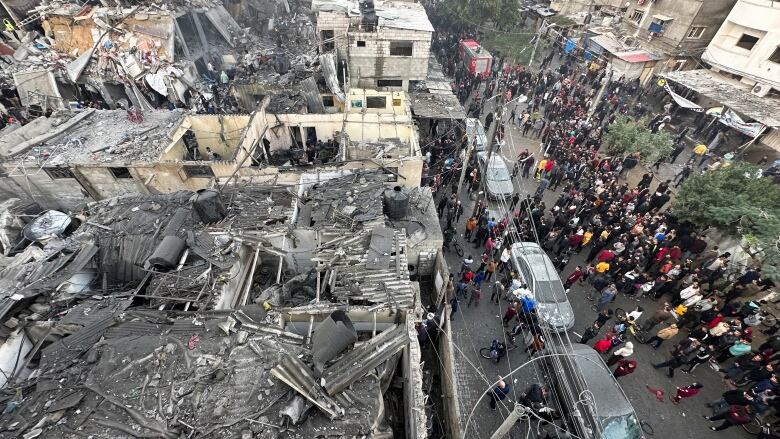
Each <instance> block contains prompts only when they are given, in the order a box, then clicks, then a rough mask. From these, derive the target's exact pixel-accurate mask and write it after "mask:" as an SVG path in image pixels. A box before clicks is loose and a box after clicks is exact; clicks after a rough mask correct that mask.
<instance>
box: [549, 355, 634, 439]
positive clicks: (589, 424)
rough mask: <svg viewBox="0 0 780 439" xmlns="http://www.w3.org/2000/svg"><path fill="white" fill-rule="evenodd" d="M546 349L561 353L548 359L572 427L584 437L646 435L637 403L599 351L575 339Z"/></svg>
mask: <svg viewBox="0 0 780 439" xmlns="http://www.w3.org/2000/svg"><path fill="white" fill-rule="evenodd" d="M544 353H545V354H558V355H556V356H555V357H545V359H544V361H546V362H547V366H548V368H549V369H550V376H549V377H548V378H549V379H550V385H551V387H552V391H553V392H555V395H556V398H555V400H556V401H558V402H559V404H561V405H563V407H560V411H561V413H564V416H565V419H566V422H567V424H568V425H569V431H571V432H572V433H574V434H576V435H577V436H578V437H582V438H593V439H642V438H644V434H643V431H642V424H641V423H640V421H639V418H638V417H637V415H636V412H635V411H634V407H633V406H632V405H631V402H630V401H629V399H628V397H627V396H626V394H625V393H624V392H623V389H622V388H621V387H620V385H619V384H618V382H617V380H616V379H615V377H614V376H613V375H612V372H611V371H610V370H609V368H608V367H607V365H606V364H605V363H604V360H603V359H602V358H601V355H599V353H598V352H596V351H595V350H593V348H591V347H590V346H588V345H584V344H580V343H574V344H572V345H571V347H568V346H560V345H557V346H551V347H549V348H548V349H547V350H545V352H544ZM561 354H562V355H561ZM571 395H580V396H579V397H578V398H572V397H571Z"/></svg>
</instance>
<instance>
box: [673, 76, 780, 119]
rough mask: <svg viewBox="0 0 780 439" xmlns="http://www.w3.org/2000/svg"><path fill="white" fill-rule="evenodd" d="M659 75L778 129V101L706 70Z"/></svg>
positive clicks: (779, 111)
mask: <svg viewBox="0 0 780 439" xmlns="http://www.w3.org/2000/svg"><path fill="white" fill-rule="evenodd" d="M661 76H663V77H664V78H666V79H668V80H670V81H672V82H675V83H677V84H680V85H682V86H685V87H687V88H689V89H691V90H693V91H695V92H697V93H700V94H702V95H704V96H707V97H708V98H710V99H713V100H716V101H718V102H720V103H721V104H723V105H725V106H727V107H729V108H731V109H732V110H734V111H736V112H737V113H740V114H743V115H745V116H747V117H749V118H751V119H754V120H756V121H758V122H761V123H762V124H764V125H767V126H770V127H773V128H776V127H780V99H778V98H774V97H771V96H765V97H760V96H756V95H754V94H752V93H750V90H749V88H748V86H747V85H744V84H741V83H739V82H736V81H733V80H730V79H728V78H725V77H724V76H722V75H720V74H718V73H716V72H713V71H710V70H706V69H699V70H684V71H679V72H668V73H664V74H662V75H661Z"/></svg>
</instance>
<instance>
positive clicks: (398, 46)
mask: <svg viewBox="0 0 780 439" xmlns="http://www.w3.org/2000/svg"><path fill="white" fill-rule="evenodd" d="M413 46H414V43H412V42H411V41H391V42H390V55H391V56H412V47H413Z"/></svg>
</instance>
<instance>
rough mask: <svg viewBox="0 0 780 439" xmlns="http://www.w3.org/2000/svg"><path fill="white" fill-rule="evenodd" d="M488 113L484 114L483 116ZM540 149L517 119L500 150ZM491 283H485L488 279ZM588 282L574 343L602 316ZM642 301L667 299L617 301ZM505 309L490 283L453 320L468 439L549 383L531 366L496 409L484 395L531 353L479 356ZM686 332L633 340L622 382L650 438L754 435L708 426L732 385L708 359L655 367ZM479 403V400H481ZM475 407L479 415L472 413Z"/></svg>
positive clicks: (520, 427)
mask: <svg viewBox="0 0 780 439" xmlns="http://www.w3.org/2000/svg"><path fill="white" fill-rule="evenodd" d="M486 113H487V112H484V114H486ZM539 147H540V145H539V141H538V140H536V139H531V138H529V137H523V136H522V135H521V131H520V129H518V128H517V127H515V126H514V125H511V124H510V125H508V126H507V145H506V146H505V147H504V148H503V149H502V150H501V151H500V154H501V156H502V157H503V158H504V159H505V160H506V161H507V166H508V167H509V168H510V169H511V167H512V165H513V163H514V160H513V158H514V157H516V156H517V154H518V153H519V152H520V151H522V150H523V149H525V148H528V150H529V151H531V152H533V153H534V154H535V156H536V157H540V154H541V153H540V152H539ZM686 154H688V152H687V151H686V152H684V153H683V157H684V156H685V155H686ZM680 162H682V160H678V163H677V164H674V165H670V164H668V163H666V164H663V165H662V166H661V169H660V170H659V171H657V172H656V179H655V180H654V182H653V184H652V185H651V188H654V187H655V186H656V185H657V184H658V183H659V182H660V181H664V180H666V179H668V178H673V177H674V175H675V174H676V173H677V172H678V171H679V169H680V167H681V164H680ZM643 172H645V171H644V169H643V168H637V169H634V170H633V171H632V173H630V174H629V175H628V179H629V181H630V182H631V183H634V184H636V182H637V181H638V180H639V178H640V177H641V175H642V173H643ZM514 185H515V189H516V190H517V191H519V193H520V194H521V198H522V197H524V196H525V194H533V193H534V191H535V190H536V187H537V183H536V181H534V180H533V179H523V178H521V177H520V176H519V175H518V177H517V178H516V179H515V181H514ZM559 193H560V192H554V191H551V190H547V191H546V192H545V196H544V202H545V204H546V205H547V206H551V205H553V204H554V203H555V200H556V199H557V197H558V195H559ZM461 197H462V200H463V201H464V204H465V206H464V211H465V212H466V213H464V216H463V217H462V218H461V221H460V223H459V224H458V225H457V227H456V228H457V231H458V235H457V239H458V242H459V243H460V244H461V247H462V248H463V250H464V256H468V255H472V256H473V258H474V259H475V261H478V260H479V256H480V255H481V254H482V252H483V251H484V249H483V248H475V247H474V244H472V243H469V242H465V240H464V238H463V224H464V223H465V220H466V218H467V217H468V212H470V211H471V210H473V203H474V201H473V200H472V199H470V198H469V197H468V195H467V194H466V190H465V188H464V189H463V193H462V194H461ZM491 208H492V209H499V207H498V205H497V203H496V202H495V201H491ZM586 255H587V251H583V252H581V253H580V254H579V255H575V256H574V257H573V258H572V261H571V262H570V263H569V264H568V266H567V267H566V270H564V272H563V273H561V278H563V279H565V277H566V276H567V275H568V274H569V273H570V272H571V271H573V270H574V268H575V267H576V266H577V265H583V266H584V265H585V264H584V259H585V256H586ZM447 262H448V264H449V266H450V269H451V271H453V272H457V271H458V270H459V268H460V265H461V258H459V257H458V256H457V254H455V253H454V252H449V253H448V254H447ZM486 284H487V283H483V285H486ZM589 287H590V286H589V285H586V284H583V285H575V286H574V287H573V288H572V289H571V291H570V293H569V301H570V303H571V305H572V307H573V309H574V313H575V317H576V323H575V326H574V329H573V330H572V331H570V332H569V336H570V337H571V340H572V341H573V342H578V341H579V339H580V335H581V333H582V331H583V330H584V329H585V328H586V327H588V326H590V324H591V323H592V322H593V321H594V320H595V317H596V316H595V312H594V311H592V310H591V305H592V302H590V301H588V300H587V299H586V298H585V292H586V288H589ZM637 304H639V305H641V306H642V307H643V308H644V309H645V312H646V313H648V314H649V313H652V312H653V311H655V310H656V309H657V308H658V307H659V305H660V303H659V302H655V301H652V300H649V299H642V300H641V301H639V302H638V301H637V300H635V299H629V298H626V297H625V296H623V295H619V296H618V298H617V299H616V301H615V302H614V305H613V307H620V308H623V309H626V310H630V309H633V308H634V307H635V306H636V305H637ZM506 307H507V302H506V301H504V300H502V301H501V304H500V305H496V304H495V303H490V289H489V288H487V287H483V296H482V301H481V303H480V304H479V305H478V306H472V307H468V306H467V301H461V303H460V309H459V311H458V312H457V313H456V314H455V316H454V318H453V324H452V328H453V342H454V344H455V346H456V348H455V349H456V377H455V379H456V384H457V387H458V389H459V392H460V393H459V397H460V410H461V414H462V417H461V427H462V428H466V423H467V422H468V423H469V424H468V430H467V431H466V437H468V438H488V437H490V435H491V434H492V432H493V431H495V429H496V428H497V427H498V426H499V425H500V424H501V422H502V421H503V420H504V419H505V417H506V416H507V414H508V412H509V410H511V408H512V403H513V402H514V400H515V399H516V397H517V395H518V394H519V392H522V391H523V390H524V389H525V388H526V387H527V386H528V385H530V384H532V383H537V382H541V381H542V377H541V376H540V374H543V372H544V371H543V370H539V368H538V367H535V366H534V365H533V364H532V365H529V366H527V367H525V368H523V369H521V370H520V371H519V372H517V373H516V374H515V375H514V376H513V377H512V381H511V385H512V388H513V389H512V392H511V393H510V395H509V396H510V400H511V402H510V401H509V400H505V401H504V405H503V406H499V409H498V410H497V411H492V410H491V409H490V407H489V405H488V401H489V399H488V396H485V397H484V398H482V400H481V401H479V399H480V397H482V395H483V394H484V393H485V392H486V391H487V389H488V388H489V386H490V385H492V384H493V383H494V382H495V381H496V380H497V379H498V376H499V375H501V376H503V375H505V374H507V373H508V372H509V371H511V370H512V369H514V368H516V367H517V366H518V365H520V364H522V363H523V362H526V361H528V360H529V357H528V354H526V353H525V352H523V351H522V349H516V350H513V351H510V352H509V353H508V355H507V357H508V358H505V359H502V360H501V362H500V363H499V364H495V363H494V362H492V361H490V360H486V359H484V358H482V357H480V356H479V349H481V348H483V347H488V346H490V343H491V341H492V340H493V339H498V340H502V337H503V334H504V332H505V331H506V329H505V328H504V327H502V324H501V319H502V317H503V315H504V312H505V311H506ZM603 333H604V330H602V331H601V335H603ZM682 338H683V336H682V335H678V336H677V337H675V338H674V339H673V340H670V341H668V342H666V343H665V344H664V345H663V346H662V347H661V348H660V349H658V350H654V349H652V348H651V347H649V346H646V345H640V344H639V343H637V342H636V340H633V342H634V345H635V353H634V355H633V356H632V358H633V359H635V360H636V361H637V362H638V363H639V366H638V369H637V371H636V372H635V373H633V374H631V375H628V376H625V377H622V378H620V381H619V383H620V385H621V386H622V387H623V390H624V391H625V393H626V395H627V396H628V397H629V399H630V400H631V403H632V404H633V406H634V409H635V410H636V412H637V415H638V416H639V418H640V420H642V421H643V422H646V423H647V424H646V425H645V428H646V429H647V430H646V437H648V438H651V437H660V438H664V437H669V438H670V437H676V436H678V435H679V433H680V432H681V431H685V432H686V434H687V435H688V436H687V437H688V438H689V439H705V438H708V439H709V438H717V437H723V438H736V439H741V438H749V437H752V436H751V435H750V434H748V433H747V432H745V431H744V430H743V429H741V428H731V429H729V430H728V431H726V432H718V433H713V432H711V431H710V430H709V429H708V427H709V426H710V423H709V422H707V421H705V420H704V419H702V415H709V414H711V410H710V409H709V408H707V407H706V406H705V404H706V403H707V402H710V401H714V400H716V399H719V398H720V395H721V393H722V392H724V391H725V390H727V388H726V383H725V382H724V381H723V380H722V379H721V378H720V376H719V374H718V373H717V372H715V371H714V370H712V369H711V368H709V367H708V366H707V365H702V366H699V367H698V368H697V369H696V370H694V372H693V374H690V375H689V374H685V373H683V372H681V371H680V370H679V369H678V371H677V373H676V374H675V376H674V378H672V379H670V378H668V377H667V376H666V369H658V370H656V369H653V368H652V366H651V363H660V362H662V361H665V360H666V359H667V355H668V354H669V350H670V349H671V347H672V346H673V345H674V344H675V343H676V342H678V341H679V340H681V339H682ZM593 341H595V340H592V341H591V345H592V343H593ZM695 381H698V382H700V383H702V384H704V388H703V389H702V392H701V393H700V394H699V395H698V396H696V397H695V398H692V399H686V400H683V402H682V403H681V404H679V405H674V404H672V403H671V402H670V401H669V398H668V396H669V395H670V394H672V395H673V394H674V390H675V387H676V386H683V385H687V384H691V383H693V382H695ZM647 386H650V387H652V388H654V389H663V390H664V391H665V395H666V398H665V400H664V402H659V401H658V400H657V399H656V396H655V394H653V393H651V392H650V391H649V390H647ZM477 401H479V403H478V404H477ZM475 404H476V406H475ZM472 410H473V415H471V416H470V414H471V412H472ZM648 425H649V427H648ZM536 429H537V425H536V423H533V426H532V431H534V432H535V431H536ZM527 432H528V426H527V425H524V424H523V423H518V424H517V425H516V426H515V427H514V429H513V430H512V432H511V437H515V438H521V437H526V434H527ZM651 433H652V434H651ZM531 437H535V433H532V436H531Z"/></svg>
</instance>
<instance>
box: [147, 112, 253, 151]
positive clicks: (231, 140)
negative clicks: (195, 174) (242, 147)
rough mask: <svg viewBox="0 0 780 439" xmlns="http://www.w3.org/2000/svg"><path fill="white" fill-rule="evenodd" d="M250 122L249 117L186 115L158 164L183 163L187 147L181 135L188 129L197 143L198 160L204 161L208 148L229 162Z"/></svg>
mask: <svg viewBox="0 0 780 439" xmlns="http://www.w3.org/2000/svg"><path fill="white" fill-rule="evenodd" d="M249 120H250V116H249V115H211V114H209V115H195V116H187V117H186V118H185V119H184V120H183V121H182V123H181V125H180V126H179V128H178V129H177V130H176V132H175V133H174V136H173V138H174V140H173V141H172V142H171V145H170V146H168V148H166V150H165V151H164V152H163V153H162V155H161V156H160V161H180V160H184V158H185V157H186V156H185V153H186V148H185V147H184V141H183V139H182V136H184V133H185V132H187V130H188V129H191V130H192V132H193V133H194V134H195V138H196V139H197V140H198V150H199V151H200V155H201V157H203V158H204V159H205V157H206V148H207V147H208V148H211V150H212V151H214V152H216V153H217V154H219V155H221V156H222V158H223V159H224V160H230V159H232V158H233V154H234V153H235V152H236V149H237V148H238V145H239V143H240V142H241V139H242V138H243V135H244V131H246V127H247V126H248V125H249Z"/></svg>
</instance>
